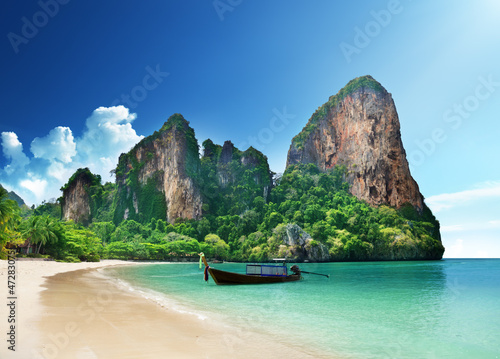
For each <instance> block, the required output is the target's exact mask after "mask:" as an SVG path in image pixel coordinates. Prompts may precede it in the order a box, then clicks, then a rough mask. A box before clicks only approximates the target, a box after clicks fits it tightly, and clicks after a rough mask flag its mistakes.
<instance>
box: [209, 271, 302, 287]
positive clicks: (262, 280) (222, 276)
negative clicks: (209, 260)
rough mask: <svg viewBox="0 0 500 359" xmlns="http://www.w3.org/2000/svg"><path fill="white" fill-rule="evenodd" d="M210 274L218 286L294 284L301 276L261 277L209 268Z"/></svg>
mask: <svg viewBox="0 0 500 359" xmlns="http://www.w3.org/2000/svg"><path fill="white" fill-rule="evenodd" d="M208 272H209V273H210V276H211V277H212V279H213V280H214V282H215V283H216V284H217V285H226V284H267V283H281V282H294V281H297V280H299V279H300V275H298V274H292V275H286V276H261V275H248V274H240V273H233V272H226V271H223V270H220V269H214V268H208Z"/></svg>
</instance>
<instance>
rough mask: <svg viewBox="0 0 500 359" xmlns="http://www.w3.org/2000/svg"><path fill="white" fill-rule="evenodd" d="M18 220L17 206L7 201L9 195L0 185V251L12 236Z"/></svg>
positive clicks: (11, 201) (9, 200) (14, 202)
mask: <svg viewBox="0 0 500 359" xmlns="http://www.w3.org/2000/svg"><path fill="white" fill-rule="evenodd" d="M19 219H20V216H19V206H18V204H17V203H16V201H13V200H11V199H9V193H8V192H7V190H6V189H5V188H3V187H2V186H1V185H0V249H1V245H3V243H5V242H7V241H8V240H9V239H11V237H12V236H13V234H14V229H15V226H16V224H17V222H18V220H19Z"/></svg>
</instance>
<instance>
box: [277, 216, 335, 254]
mask: <svg viewBox="0 0 500 359" xmlns="http://www.w3.org/2000/svg"><path fill="white" fill-rule="evenodd" d="M274 235H275V236H277V237H278V240H279V241H280V242H281V244H280V246H279V251H278V256H279V257H281V258H287V259H289V260H293V261H296V262H302V261H309V262H327V261H329V260H330V255H329V253H328V248H327V247H326V246H325V245H324V244H323V243H320V242H318V241H315V240H314V239H312V238H311V236H310V235H309V234H308V233H307V232H305V231H304V230H303V229H302V228H300V227H299V226H298V225H296V224H287V225H284V226H278V227H277V228H276V229H275V233H274Z"/></svg>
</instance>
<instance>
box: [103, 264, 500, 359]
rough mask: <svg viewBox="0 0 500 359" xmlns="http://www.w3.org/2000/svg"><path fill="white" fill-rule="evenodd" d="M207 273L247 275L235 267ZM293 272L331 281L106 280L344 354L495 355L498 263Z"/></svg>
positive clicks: (323, 267)
mask: <svg viewBox="0 0 500 359" xmlns="http://www.w3.org/2000/svg"><path fill="white" fill-rule="evenodd" d="M214 267H216V268H219V269H223V270H228V271H238V272H244V271H245V264H239V263H224V264H219V265H214ZM300 268H301V269H302V270H306V271H313V272H319V273H329V274H330V278H329V279H328V278H325V277H321V276H314V275H307V274H305V275H304V277H305V280H302V281H299V282H291V283H279V284H268V285H257V286H216V285H215V284H214V282H213V281H212V279H210V282H209V283H208V284H206V283H205V282H204V281H203V279H202V278H203V273H202V271H200V270H199V269H198V265H197V264H195V263H189V264H152V265H147V266H134V267H121V268H113V269H109V270H107V273H110V274H111V275H113V276H114V277H118V278H121V279H122V280H124V281H126V282H127V283H129V284H130V285H131V286H132V287H134V288H137V289H141V290H142V291H144V292H146V293H149V294H148V295H149V296H156V299H157V300H160V301H161V300H164V301H169V300H171V301H170V302H169V305H170V306H172V305H174V306H177V307H178V309H179V310H187V311H192V312H194V313H197V314H198V315H200V316H201V317H211V318H215V319H216V320H220V321H223V322H227V323H230V324H233V325H237V326H241V327H244V328H248V329H252V330H256V331H259V332H262V333H267V334H270V335H274V336H276V337H277V338H281V340H285V341H287V340H289V341H290V342H293V343H295V344H296V343H300V345H302V346H304V347H314V348H317V349H319V350H320V351H323V352H327V353H331V354H332V355H339V356H341V357H346V358H468V359H470V358H482V359H483V358H500V260H498V259H480V260H474V259H456V260H455V259H453V260H451V259H448V260H442V261H423V262H370V263H326V264H312V263H311V264H300ZM160 293H162V294H160ZM167 298H170V299H167ZM235 335H237V334H235Z"/></svg>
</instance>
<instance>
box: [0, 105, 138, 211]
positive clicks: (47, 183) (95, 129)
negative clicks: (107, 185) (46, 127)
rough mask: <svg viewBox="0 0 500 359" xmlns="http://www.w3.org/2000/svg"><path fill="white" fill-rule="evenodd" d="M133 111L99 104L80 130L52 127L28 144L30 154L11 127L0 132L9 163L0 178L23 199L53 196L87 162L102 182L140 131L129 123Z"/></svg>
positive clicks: (28, 200) (40, 199)
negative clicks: (83, 128) (77, 132)
mask: <svg viewBox="0 0 500 359" xmlns="http://www.w3.org/2000/svg"><path fill="white" fill-rule="evenodd" d="M135 119H136V114H134V113H130V112H129V110H128V109H127V108H126V107H124V106H113V107H99V108H98V109H96V110H94V111H93V112H92V114H91V115H90V117H88V118H87V119H86V127H85V130H84V131H83V133H82V135H81V136H79V137H75V136H74V135H73V132H72V130H71V129H70V128H69V127H63V126H58V127H56V128H54V129H52V130H51V131H49V133H48V134H47V135H46V136H43V137H36V138H35V139H34V140H33V141H32V142H31V146H30V150H31V153H32V154H33V157H31V158H30V157H28V156H27V155H26V154H25V153H24V151H23V145H22V143H21V142H20V141H19V139H18V137H17V135H16V134H15V133H14V132H3V133H2V134H1V139H2V143H1V144H2V150H3V154H4V157H5V158H6V159H7V160H8V161H9V163H8V164H7V165H6V166H5V167H4V168H3V169H0V183H2V184H3V185H4V186H5V187H6V188H8V189H9V190H13V191H15V192H16V193H17V194H19V195H20V196H21V197H22V198H23V199H24V200H25V201H26V202H27V203H29V204H35V203H36V204H38V203H41V202H42V201H43V200H48V199H51V198H57V197H59V196H60V195H61V192H60V188H61V186H62V185H64V183H66V182H67V180H68V179H69V177H70V176H71V175H72V174H73V173H74V172H75V171H76V170H77V169H78V168H82V167H88V168H89V169H90V170H91V171H92V172H93V173H95V174H99V175H101V177H102V178H103V179H104V180H105V181H106V180H108V179H111V177H110V171H111V170H112V169H114V168H115V167H116V165H117V163H118V157H119V156H120V154H121V153H124V152H128V151H129V150H130V149H131V148H132V147H133V146H134V145H135V144H136V143H137V142H139V141H140V140H141V139H142V138H143V137H144V136H139V135H137V133H136V131H135V130H134V129H133V127H132V122H133V121H134V120H135Z"/></svg>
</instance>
